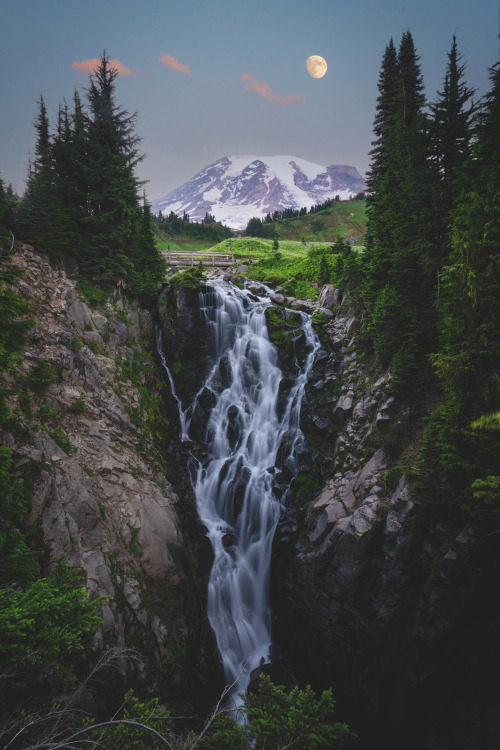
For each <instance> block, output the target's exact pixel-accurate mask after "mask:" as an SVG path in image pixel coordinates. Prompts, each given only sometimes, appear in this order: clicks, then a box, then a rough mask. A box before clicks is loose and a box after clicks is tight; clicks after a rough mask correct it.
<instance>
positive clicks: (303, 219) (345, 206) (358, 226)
mask: <svg viewBox="0 0 500 750" xmlns="http://www.w3.org/2000/svg"><path fill="white" fill-rule="evenodd" d="M264 226H265V229H266V233H267V232H270V233H271V235H272V234H274V232H276V235H277V236H278V239H280V240H281V239H283V240H299V241H300V240H302V238H304V240H305V241H306V242H335V240H336V239H337V237H338V236H340V237H342V239H345V240H351V241H354V242H355V243H360V242H362V240H363V237H364V234H365V227H366V202H365V201H364V200H363V201H349V202H346V203H336V204H335V205H334V206H331V207H329V208H324V209H322V210H321V211H318V212H317V213H314V214H306V215H305V216H298V217H297V218H295V219H281V220H280V221H276V222H272V223H271V224H265V225H264Z"/></svg>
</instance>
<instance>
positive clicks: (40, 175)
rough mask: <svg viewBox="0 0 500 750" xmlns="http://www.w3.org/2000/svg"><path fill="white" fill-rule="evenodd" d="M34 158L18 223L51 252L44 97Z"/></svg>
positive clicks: (49, 166)
mask: <svg viewBox="0 0 500 750" xmlns="http://www.w3.org/2000/svg"><path fill="white" fill-rule="evenodd" d="M34 125H35V130H36V134H37V138H36V143H35V157H34V159H33V162H31V163H30V166H29V171H28V180H27V187H26V191H25V194H24V197H23V202H22V205H21V225H22V229H23V234H24V236H25V238H26V239H28V240H29V241H31V242H34V243H35V244H36V246H37V247H38V249H40V250H41V251H43V252H48V251H50V247H51V235H52V220H53V217H52V212H51V206H52V201H53V173H52V166H53V165H52V143H51V138H50V132H49V119H48V116H47V108H46V106H45V101H44V99H43V96H40V99H39V102H38V114H37V117H36V119H35V123H34Z"/></svg>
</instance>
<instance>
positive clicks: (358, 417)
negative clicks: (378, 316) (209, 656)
mask: <svg viewBox="0 0 500 750" xmlns="http://www.w3.org/2000/svg"><path fill="white" fill-rule="evenodd" d="M321 301H322V303H323V304H324V305H327V306H328V307H330V308H331V309H332V310H333V311H334V313H335V315H334V316H333V317H330V318H326V319H325V318H324V316H323V318H322V320H321V322H318V324H317V330H318V333H319V335H320V339H321V342H322V348H321V349H320V350H319V352H318V354H317V356H316V361H315V366H314V371H313V375H312V378H311V380H310V383H309V386H308V390H307V398H306V403H305V405H304V406H303V429H304V432H305V434H306V437H307V452H306V453H305V454H304V455H303V456H302V464H301V473H300V475H299V478H298V483H297V491H298V497H299V501H300V502H299V506H298V509H297V513H296V516H295V518H294V517H293V514H292V513H291V512H290V511H289V512H288V513H287V514H284V517H283V519H282V525H281V527H279V528H278V532H277V536H276V542H275V548H274V562H273V566H274V567H273V570H274V575H273V579H274V588H273V590H274V596H273V612H274V615H275V617H276V618H277V627H276V635H277V639H278V640H279V641H280V643H281V644H282V645H283V646H284V650H285V652H287V653H288V654H289V658H290V660H291V662H292V664H293V666H294V667H295V669H296V676H297V677H298V678H299V679H300V680H302V681H303V682H304V683H311V684H313V685H314V686H315V687H316V688H317V689H319V688H327V687H330V686H333V690H334V695H335V698H336V699H337V702H338V713H339V715H342V717H343V718H344V719H345V720H347V721H349V722H350V723H351V725H352V728H353V729H354V730H355V731H358V732H359V733H360V735H361V740H360V746H361V747H363V748H364V747H366V748H372V747H378V746H385V747H390V748H392V747H394V748H396V747H400V746H401V743H402V739H401V733H402V732H404V733H405V740H404V742H403V744H404V745H405V747H412V748H413V747H415V748H416V747H419V748H422V747H429V748H430V747H440V748H448V747H450V748H451V747H458V746H460V747H462V745H460V742H461V741H462V740H461V737H460V730H457V732H455V730H454V729H450V725H452V724H453V719H452V718H451V717H452V716H454V715H455V713H456V711H457V706H460V709H459V711H461V712H462V713H463V715H464V716H465V715H467V712H468V714H469V716H470V715H472V716H473V717H474V712H475V711H477V712H478V714H479V713H480V712H481V709H480V708H478V707H477V705H478V704H479V703H480V702H481V701H483V703H484V702H486V704H487V705H488V702H489V698H488V699H487V700H486V701H484V692H485V691H484V690H483V697H482V698H481V700H480V699H479V698H477V696H476V693H475V692H474V690H477V687H476V688H475V689H474V690H472V689H471V688H470V686H469V682H468V678H466V677H464V675H463V674H462V675H458V674H455V672H456V671H457V670H456V668H455V666H453V659H455V663H459V662H461V663H462V664H463V665H464V666H465V665H466V666H465V669H466V672H467V674H469V673H470V674H474V675H475V676H476V684H477V682H481V679H480V677H479V680H478V679H477V677H478V675H479V676H480V675H481V666H480V665H482V664H484V661H487V660H488V659H489V658H490V657H487V656H486V653H488V654H491V653H492V648H494V640H493V639H492V637H491V635H489V636H488V637H487V642H488V644H489V645H488V646H487V647H486V646H478V645H477V644H478V643H481V640H482V637H483V636H482V634H481V632H482V630H483V628H482V626H480V625H479V622H480V620H479V619H478V615H477V611H480V612H481V613H483V615H482V617H486V618H487V620H488V622H490V621H493V622H495V623H497V625H498V617H497V616H496V615H495V616H494V615H493V609H494V608H493V607H492V606H491V605H489V604H488V602H489V600H490V597H489V596H488V595H487V594H486V595H485V596H483V595H484V591H485V590H486V591H487V590H488V588H491V587H492V586H493V585H495V584H494V581H495V579H496V577H497V576H498V574H499V572H500V571H499V565H498V559H500V556H499V557H496V562H495V563H494V562H493V559H494V558H495V556H496V553H495V554H494V552H493V550H494V548H495V547H496V548H498V542H497V541H496V540H495V537H494V534H493V535H492V534H490V535H489V536H488V534H487V533H486V532H485V530H484V529H483V530H481V529H480V527H478V526H475V525H473V524H471V522H470V520H469V521H467V520H464V519H462V518H461V517H460V514H459V513H457V512H455V513H452V512H450V509H449V508H446V507H443V508H440V509H436V508H433V509H431V508H427V507H425V506H417V505H415V502H414V499H413V498H412V495H411V491H410V488H409V484H408V481H407V479H406V477H405V474H404V468H405V467H404V458H403V459H402V458H398V463H399V468H398V469H396V468H394V463H395V456H399V454H398V450H399V448H398V446H400V445H402V444H404V443H405V441H406V443H409V444H410V445H411V436H412V429H413V427H412V424H411V422H410V418H409V411H408V409H406V408H405V406H404V405H403V404H399V403H398V402H397V401H396V400H395V399H394V397H393V396H392V395H390V393H389V386H390V374H389V373H381V372H377V371H376V369H374V368H373V367H372V368H370V367H368V366H367V364H366V363H365V362H364V361H363V357H362V356H360V354H359V352H358V351H357V339H356V331H357V330H358V329H359V327H360V321H359V320H358V319H357V318H356V317H355V315H353V313H352V312H350V311H349V308H348V307H347V306H345V305H340V306H339V295H338V292H336V290H334V289H332V288H325V289H323V290H322V294H321ZM285 312H286V311H283V313H282V314H283V315H284V314H285ZM313 320H314V319H313ZM282 356H285V357H286V356H287V349H285V350H284V351H283V353H282ZM393 477H396V481H394V479H393ZM397 477H399V481H397ZM294 528H295V533H293V529H294ZM490 531H491V529H490ZM497 552H498V549H497ZM485 560H488V563H487V564H485V562H484V561H485ZM486 612H487V613H488V614H487V615H486V614H485V613H486ZM473 621H474V622H476V631H475V633H474V635H472V633H473V632H474V627H473V626H472V622H473ZM481 621H482V620H481ZM489 630H490V631H491V632H493V629H492V628H489ZM485 638H486V636H485ZM483 649H484V652H483ZM495 653H496V654H497V655H496V656H495V657H493V664H494V665H497V664H498V649H497V648H496V649H495ZM452 654H454V656H452ZM494 669H495V667H493V668H492V670H491V671H492V673H493V670H494ZM460 671H461V670H460ZM438 686H439V687H438ZM438 691H439V695H437V692H438ZM443 694H444V696H443ZM434 701H437V702H438V704H439V711H440V712H441V713H439V714H438V713H436V711H435V709H434V706H433V702H434ZM471 705H473V706H474V708H473V709H472V710H471V709H470V706H471ZM341 712H342V714H341ZM485 713H486V714H487V711H485ZM472 720H474V718H472V719H471V721H472ZM409 725H411V726H412V730H411V731H412V732H414V738H408V737H407V733H408V731H409V730H408V727H409ZM414 726H415V727H418V729H414ZM447 733H448V734H447ZM495 738H496V734H495ZM433 742H434V743H437V744H432V743H433ZM486 745H487V746H488V747H494V744H491V745H489V744H487V742H486Z"/></svg>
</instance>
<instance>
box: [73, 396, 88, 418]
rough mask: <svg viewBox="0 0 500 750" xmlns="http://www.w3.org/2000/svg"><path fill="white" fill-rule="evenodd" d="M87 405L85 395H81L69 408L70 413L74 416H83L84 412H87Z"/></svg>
mask: <svg viewBox="0 0 500 750" xmlns="http://www.w3.org/2000/svg"><path fill="white" fill-rule="evenodd" d="M86 409H87V405H86V403H85V395H84V393H81V394H80V395H79V396H78V398H77V400H76V401H73V403H72V404H71V405H70V406H68V411H69V412H71V413H72V414H82V413H83V412H84V411H86Z"/></svg>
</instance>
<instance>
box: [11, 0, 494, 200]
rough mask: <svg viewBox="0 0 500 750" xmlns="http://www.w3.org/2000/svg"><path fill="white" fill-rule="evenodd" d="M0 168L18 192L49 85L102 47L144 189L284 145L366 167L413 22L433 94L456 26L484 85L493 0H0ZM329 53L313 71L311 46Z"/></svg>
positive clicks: (64, 80) (57, 86)
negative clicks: (388, 78)
mask: <svg viewBox="0 0 500 750" xmlns="http://www.w3.org/2000/svg"><path fill="white" fill-rule="evenodd" d="M0 28H1V29H2V33H1V44H0V65H1V69H2V71H3V74H2V97H1V101H2V106H1V108H0V174H1V176H2V179H3V181H4V183H5V184H6V185H7V184H9V183H12V185H13V187H14V189H15V190H16V191H17V192H18V193H19V194H22V192H23V191H24V187H25V177H26V169H27V164H28V157H29V152H30V151H32V149H33V143H34V128H33V120H34V118H35V115H36V112H37V100H38V98H39V96H40V94H43V96H44V99H45V102H46V104H47V108H48V114H49V118H50V121H51V124H52V123H53V122H54V121H55V116H56V113H57V108H58V105H59V103H60V102H61V101H62V100H63V99H64V98H66V100H67V101H68V102H71V99H72V96H73V91H74V89H75V87H77V88H78V89H79V90H80V91H81V93H82V94H83V93H84V88H85V87H86V86H87V85H88V78H89V70H90V69H91V68H92V62H89V61H92V60H93V59H95V58H99V56H100V55H101V53H102V52H103V50H106V52H107V54H108V55H109V56H110V58H111V59H112V60H114V61H116V67H117V68H118V69H119V71H120V75H119V77H118V79H117V85H116V99H117V103H118V104H121V105H124V106H125V107H126V108H127V109H128V110H129V111H130V112H137V113H138V115H139V117H138V120H137V123H136V131H137V133H138V134H139V135H140V137H141V138H142V143H141V151H142V153H144V154H146V158H145V159H144V161H143V162H142V164H141V165H140V167H139V168H138V174H139V176H140V178H141V179H145V180H149V182H148V184H147V187H146V190H147V193H148V197H149V198H150V200H154V199H155V198H159V197H161V196H163V195H165V194H166V193H168V192H169V191H170V190H173V189H174V188H176V187H178V186H179V185H181V184H182V183H184V182H186V181H187V180H188V179H190V178H191V177H193V176H194V175H195V174H196V173H197V172H199V171H200V170H201V169H202V168H203V167H204V166H206V165H208V164H210V163H211V162H213V161H215V160H216V159H219V158H221V157H223V156H229V155H234V156H237V155H247V154H248V155H255V156H271V155H279V154H287V155H290V156H296V157H299V158H302V159H306V160H308V161H312V162H316V163H317V164H320V165H323V166H328V165H330V164H351V165H352V166H355V167H356V168H357V169H358V170H359V171H360V172H361V173H362V174H364V173H365V172H366V170H367V168H368V164H369V157H368V151H369V150H370V142H371V140H372V124H373V116H374V111H375V101H376V97H377V81H378V76H379V70H380V63H381V59H382V55H383V52H384V49H385V46H386V44H387V43H388V42H389V39H390V38H391V37H393V39H394V42H395V44H396V46H398V45H399V42H400V39H401V35H402V33H403V32H404V31H405V30H406V29H410V31H411V32H412V35H413V38H414V42H415V46H416V48H417V51H418V53H419V55H420V57H421V60H420V62H421V66H422V73H423V76H424V82H425V87H426V93H427V97H428V100H430V101H432V100H433V99H434V98H435V95H436V91H437V90H438V89H440V88H441V86H442V82H443V77H444V71H445V66H446V60H447V58H446V53H447V52H448V50H449V48H450V44H451V39H452V36H453V34H456V36H457V41H458V46H459V49H460V51H461V52H462V53H463V58H464V62H466V64H467V73H466V78H467V82H468V84H469V85H471V86H474V87H477V89H478V96H479V95H482V94H484V93H485V92H486V91H487V90H488V77H487V69H488V67H490V66H491V65H493V64H494V63H495V62H496V60H497V59H498V48H499V45H498V30H499V0H343V2H339V0H286V1H285V0H176V1H174V0H141V1H140V2H139V0H0ZM313 54H315V55H321V56H322V57H324V58H325V60H326V61H327V64H328V71H327V73H326V75H325V76H324V78H321V79H313V78H312V77H311V76H310V75H309V74H308V73H307V70H306V67H305V62H306V59H307V58H308V57H309V55H313Z"/></svg>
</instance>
